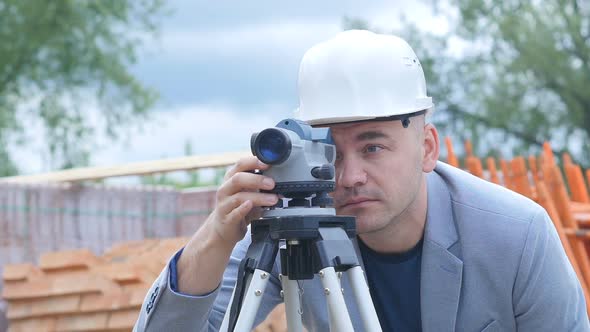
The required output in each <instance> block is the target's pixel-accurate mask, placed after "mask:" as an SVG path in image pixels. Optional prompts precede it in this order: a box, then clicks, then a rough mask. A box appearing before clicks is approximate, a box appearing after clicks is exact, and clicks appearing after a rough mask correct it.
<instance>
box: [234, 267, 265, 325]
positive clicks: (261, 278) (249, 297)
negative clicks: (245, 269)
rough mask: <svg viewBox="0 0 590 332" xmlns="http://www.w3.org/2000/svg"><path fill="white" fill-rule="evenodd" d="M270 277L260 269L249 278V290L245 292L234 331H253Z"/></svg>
mask: <svg viewBox="0 0 590 332" xmlns="http://www.w3.org/2000/svg"><path fill="white" fill-rule="evenodd" d="M269 277H270V276H269V274H268V273H267V272H265V271H262V270H258V269H256V270H254V273H253V274H252V276H249V277H248V282H247V283H246V285H247V288H246V291H245V292H244V301H243V302H242V307H241V311H240V313H239V315H238V320H237V322H236V327H235V329H234V331H236V332H247V331H250V330H252V325H254V319H255V318H256V313H257V312H258V308H259V307H260V302H261V301H262V296H263V295H264V291H265V290H266V285H267V284H268V279H269Z"/></svg>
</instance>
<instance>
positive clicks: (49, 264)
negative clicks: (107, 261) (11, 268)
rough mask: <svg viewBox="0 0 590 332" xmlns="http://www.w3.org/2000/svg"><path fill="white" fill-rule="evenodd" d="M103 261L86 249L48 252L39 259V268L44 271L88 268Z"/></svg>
mask: <svg viewBox="0 0 590 332" xmlns="http://www.w3.org/2000/svg"><path fill="white" fill-rule="evenodd" d="M102 261H103V260H102V259H100V258H99V257H97V256H96V255H94V253H92V252H91V251H90V250H88V249H77V250H64V251H55V252H48V253H44V254H42V255H41V257H40V258H39V267H40V268H41V269H42V270H44V271H47V270H56V269H67V268H88V267H90V266H93V265H96V264H99V263H101V262H102Z"/></svg>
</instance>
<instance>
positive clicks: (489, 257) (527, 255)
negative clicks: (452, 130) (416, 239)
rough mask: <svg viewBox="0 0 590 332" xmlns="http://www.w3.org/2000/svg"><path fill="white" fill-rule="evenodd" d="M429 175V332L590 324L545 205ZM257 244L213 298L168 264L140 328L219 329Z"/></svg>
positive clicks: (323, 315) (320, 313)
mask: <svg viewBox="0 0 590 332" xmlns="http://www.w3.org/2000/svg"><path fill="white" fill-rule="evenodd" d="M427 181H428V216H427V223H426V228H425V234H424V242H423V249H422V272H421V280H420V284H421V286H420V294H421V295H420V296H421V298H420V301H421V311H422V312H421V317H422V329H423V331H427V332H428V331H486V332H491V331H516V330H520V331H590V327H589V322H588V316H587V313H586V303H585V300H584V295H583V292H582V288H581V286H580V282H579V280H578V278H577V277H576V274H575V272H574V270H573V268H572V266H571V264H570V262H569V260H568V259H567V256H566V255H565V252H564V250H563V247H562V246H561V243H560V240H559V237H558V235H557V232H556V230H555V228H554V226H553V224H552V222H551V220H550V219H549V217H548V215H547V213H546V212H545V210H543V208H541V207H540V206H539V205H537V204H536V203H534V202H533V201H531V200H529V199H527V198H525V197H523V196H521V195H518V194H516V193H514V192H512V191H509V190H507V189H505V188H503V187H500V186H497V185H494V184H492V183H489V182H486V181H483V180H480V179H478V178H476V177H474V176H472V175H470V174H468V173H466V172H464V171H461V170H459V169H456V168H454V167H451V166H449V165H446V164H444V163H442V162H439V163H438V164H437V167H436V169H435V171H434V172H432V173H430V174H429V175H428V177H427ZM249 243H250V239H249V236H247V237H246V238H245V239H244V240H243V241H241V242H240V243H239V244H238V245H237V246H236V248H235V249H234V252H233V254H232V257H231V259H230V263H229V266H228V268H227V269H226V272H225V274H224V279H223V282H222V284H221V285H220V287H219V288H218V289H216V290H215V291H214V292H212V293H211V294H208V295H205V296H185V295H181V294H177V293H174V292H173V291H171V289H170V287H169V286H168V285H169V283H168V281H169V271H168V268H165V269H164V270H163V271H162V273H161V275H160V276H159V278H158V279H157V280H156V281H155V282H154V284H153V286H152V288H151V289H150V291H149V292H148V294H147V296H146V299H145V301H144V304H143V306H142V309H141V313H140V315H139V318H138V320H137V322H136V325H135V329H134V330H135V331H217V330H218V329H219V326H220V325H221V321H222V320H223V315H224V314H225V310H226V307H227V306H228V303H229V298H230V296H231V293H232V290H233V286H234V284H235V281H236V274H237V267H238V264H239V262H240V259H241V258H242V257H243V256H244V254H245V252H246V249H247V247H248V245H249ZM355 245H356V243H355ZM357 253H358V247H357ZM358 256H359V259H360V258H361V256H360V254H359V255H358ZM279 264H280V262H279V260H278V258H277V260H276V263H275V266H274V269H273V273H272V277H271V279H270V282H269V283H268V286H267V289H266V292H265V294H264V299H263V302H262V305H261V307H260V310H259V311H258V315H257V319H256V324H258V323H260V322H261V321H262V320H263V319H264V317H265V316H266V315H267V314H268V312H269V311H270V310H272V308H273V307H274V306H275V305H277V304H278V303H280V302H281V301H282V300H281V297H280V293H279V292H280V290H281V286H280V282H279V279H278V277H277V276H278V271H279ZM203 268H204V269H206V268H207V267H206V266H203ZM342 283H343V288H344V289H345V292H344V296H345V300H346V303H347V305H348V308H349V313H350V316H351V318H352V320H353V324H354V326H355V330H356V331H362V330H363V327H362V325H361V322H360V319H359V312H358V308H357V307H356V306H355V302H354V299H353V298H352V294H351V293H352V292H351V291H348V292H347V291H346V290H349V289H350V287H349V284H348V280H347V278H346V276H344V277H343V279H342ZM303 289H304V292H303V297H302V307H303V321H304V324H305V325H306V327H307V328H308V329H309V330H310V331H328V330H329V328H328V315H327V309H326V301H325V299H324V295H323V292H322V288H321V283H320V282H319V280H318V278H315V279H314V280H307V281H304V282H303Z"/></svg>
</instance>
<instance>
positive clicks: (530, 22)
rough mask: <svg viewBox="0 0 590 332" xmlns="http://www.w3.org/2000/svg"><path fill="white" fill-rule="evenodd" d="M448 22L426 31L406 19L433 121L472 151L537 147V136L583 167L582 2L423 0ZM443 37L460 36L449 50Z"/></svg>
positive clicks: (589, 132) (586, 103) (588, 47)
mask: <svg viewBox="0 0 590 332" xmlns="http://www.w3.org/2000/svg"><path fill="white" fill-rule="evenodd" d="M429 2H430V3H432V4H433V6H434V8H435V10H436V13H438V14H440V15H444V16H446V17H447V19H448V20H449V22H451V29H450V31H449V33H448V34H445V35H439V36H434V35H432V34H429V33H425V32H423V31H421V30H420V29H418V28H417V27H416V26H414V25H412V24H409V23H406V26H405V29H404V31H401V32H399V31H398V32H397V33H400V34H402V35H403V36H405V37H406V38H407V39H408V40H409V41H410V43H411V44H412V46H413V47H414V49H415V50H416V53H418V56H419V57H420V58H421V60H422V62H423V67H424V68H425V72H426V77H427V81H428V89H429V92H430V93H431V94H432V95H433V97H434V98H435V100H436V101H437V110H438V111H437V113H442V114H440V115H441V116H442V119H443V120H442V121H441V118H439V121H438V122H439V123H440V124H441V125H443V128H446V129H448V133H451V132H453V133H455V134H454V135H455V137H458V138H460V139H465V138H469V139H471V140H472V141H474V145H476V146H477V147H478V152H479V153H480V154H486V153H492V154H496V153H499V151H501V150H506V149H507V148H511V150H512V152H513V153H519V154H523V153H527V152H528V153H532V152H537V151H538V150H539V148H540V144H542V142H543V141H550V142H551V144H552V146H553V147H554V148H555V149H556V150H558V151H564V150H568V151H570V153H572V155H573V156H574V158H575V159H576V160H577V161H578V162H580V163H582V164H585V165H589V164H590V94H588V93H587V92H586V90H587V87H588V86H590V4H589V3H588V2H586V1H575V0H546V1H521V0H508V1H489V0H448V1H442V0H431V1H429ZM449 40H460V41H461V42H462V43H463V44H464V45H465V47H464V51H463V54H461V55H460V56H456V55H453V54H452V52H451V50H450V48H449Z"/></svg>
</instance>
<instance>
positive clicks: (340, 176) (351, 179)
mask: <svg viewBox="0 0 590 332" xmlns="http://www.w3.org/2000/svg"><path fill="white" fill-rule="evenodd" d="M336 181H337V184H338V186H340V187H344V188H353V187H356V186H359V185H363V184H365V183H366V182H367V173H366V172H365V169H364V168H363V167H362V164H361V163H360V162H358V161H357V160H354V158H342V160H340V163H339V165H338V167H337V168H336Z"/></svg>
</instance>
